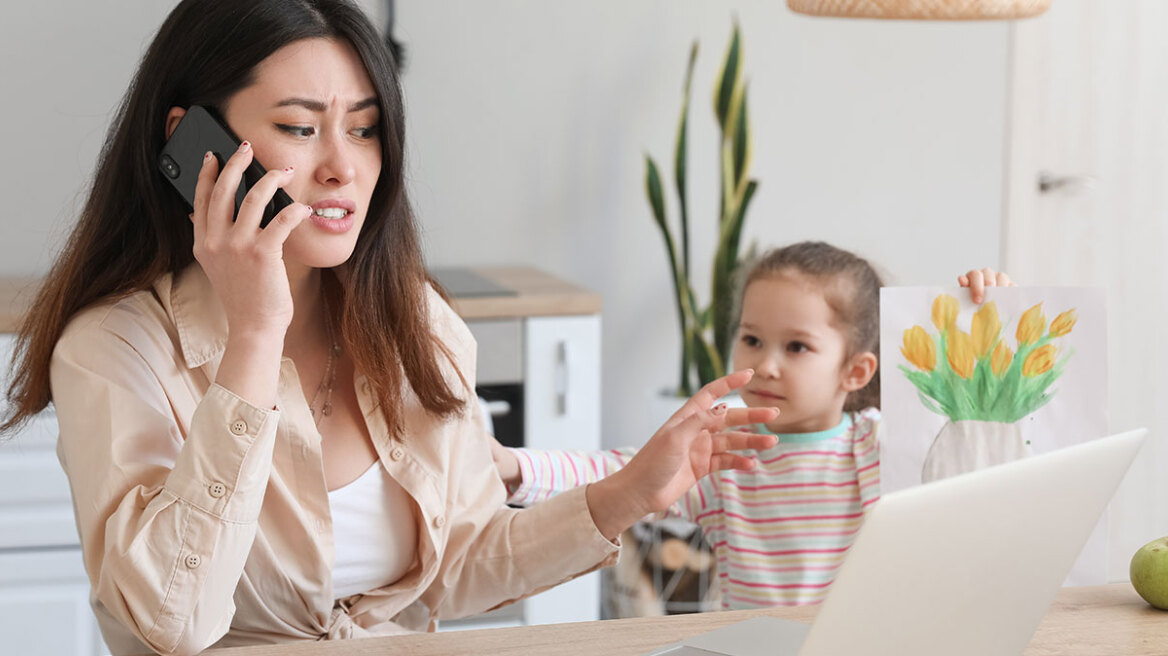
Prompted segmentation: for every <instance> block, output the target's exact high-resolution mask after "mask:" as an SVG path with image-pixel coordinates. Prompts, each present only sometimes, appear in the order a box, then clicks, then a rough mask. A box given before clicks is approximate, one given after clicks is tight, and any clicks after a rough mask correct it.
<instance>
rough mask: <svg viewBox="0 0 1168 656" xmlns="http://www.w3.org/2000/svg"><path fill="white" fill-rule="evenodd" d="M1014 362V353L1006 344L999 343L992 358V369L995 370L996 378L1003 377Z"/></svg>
mask: <svg viewBox="0 0 1168 656" xmlns="http://www.w3.org/2000/svg"><path fill="white" fill-rule="evenodd" d="M1013 361H1014V352H1013V351H1011V350H1010V347H1009V346H1006V343H1005V342H998V345H997V347H996V348H994V355H993V357H992V358H990V368H991V369H993V371H994V375H995V376H1001V375H1002V374H1004V373H1006V370H1007V369H1009V368H1010V363H1011V362H1013Z"/></svg>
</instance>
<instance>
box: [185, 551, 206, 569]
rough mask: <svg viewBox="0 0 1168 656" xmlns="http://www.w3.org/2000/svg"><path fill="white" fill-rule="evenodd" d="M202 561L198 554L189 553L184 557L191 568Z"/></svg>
mask: <svg viewBox="0 0 1168 656" xmlns="http://www.w3.org/2000/svg"><path fill="white" fill-rule="evenodd" d="M202 562H203V559H202V558H199V554H191V555H189V556H187V558H186V563H187V567H189V568H191V569H195V568H196V567H198V566H199V565H200V564H202Z"/></svg>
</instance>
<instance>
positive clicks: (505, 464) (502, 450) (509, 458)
mask: <svg viewBox="0 0 1168 656" xmlns="http://www.w3.org/2000/svg"><path fill="white" fill-rule="evenodd" d="M491 459H493V460H494V461H495V469H497V470H499V477H500V478H502V479H503V484H504V485H506V486H507V488H508V489H510V488H513V487H515V486H517V485H519V484H520V483H522V482H523V481H522V480H520V479H521V476H520V472H519V458H516V457H515V453H514V452H512V451H511V449H508V448H507V447H505V446H503V445H502V444H500V443H499V440H496V439H495V438H494V436H491Z"/></svg>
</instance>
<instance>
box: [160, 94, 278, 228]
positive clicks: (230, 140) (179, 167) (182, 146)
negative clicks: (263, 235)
mask: <svg viewBox="0 0 1168 656" xmlns="http://www.w3.org/2000/svg"><path fill="white" fill-rule="evenodd" d="M239 143H240V141H239V139H237V138H236V137H235V135H234V134H232V133H231V130H229V129H228V128H227V126H226V125H224V124H223V122H222V121H220V120H219V119H217V118H216V117H215V115H214V114H212V113H211V112H210V111H209V110H207V108H205V107H202V106H199V105H191V108H190V109H188V110H187V113H186V114H185V115H184V116H183V117H182V119H181V120H180V121H179V122H178V126H177V127H175V129H174V134H172V135H170V139H168V140H167V142H166V145H165V146H163V147H162V153H161V154H159V155H158V169H159V170H160V171H162V174H163V175H165V176H166V179H167V180H170V184H171V185H173V186H174V188H175V189H176V190H178V193H179V194H180V195H182V197H183V200H185V201H186V203H187V209H189V210H191V211H194V206H195V185H196V184H197V183H198V181H199V169H201V168H202V166H203V155H205V154H206V153H207V151H210V152H212V153H214V154H215V157H216V159H218V160H219V167H220V170H222V167H223V165H224V164H226V163H227V159H228V158H229V157H231V155H232V154H234V153H235V151H236V150H238V149H239ZM264 173H265V171H264V167H263V166H260V163H259V162H258V161H256V160H255V158H252V160H251V164H250V165H249V166H248V167H247V170H245V171H244V172H243V179H242V180H241V181H240V184H239V189H238V190H237V191H236V192H235V215H236V216H238V215H239V205H240V203H242V202H243V197H244V196H246V195H247V192H248V190H250V189H251V187H252V185H254V184H255V183H256V182H259V179H260V178H262V177H264ZM291 204H292V199H291V198H290V197H289V196H288V194H287V193H285V192H284V190H283V189H277V190H276V194H275V195H274V196H273V197H272V200H271V201H270V202H269V203H268V206H267V207H265V208H264V218H263V220H261V221H260V227H261V228H263V227H266V226H267V225H268V223H269V222H270V221H271V220H272V219H273V218H275V216H276V215H277V214H279V213H280V210H282V209H284V208H285V207H287V206H289V205H291Z"/></svg>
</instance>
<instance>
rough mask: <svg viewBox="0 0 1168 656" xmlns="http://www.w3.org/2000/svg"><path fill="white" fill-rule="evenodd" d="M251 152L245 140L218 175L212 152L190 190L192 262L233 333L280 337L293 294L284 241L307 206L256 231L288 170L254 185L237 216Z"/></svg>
mask: <svg viewBox="0 0 1168 656" xmlns="http://www.w3.org/2000/svg"><path fill="white" fill-rule="evenodd" d="M252 157H253V154H252V150H251V146H250V144H248V143H247V142H246V141H245V142H243V144H241V145H240V147H239V150H237V151H236V152H235V153H234V154H233V155H232V156H231V158H230V159H228V160H227V164H226V165H224V166H223V171H222V173H220V172H219V162H218V160H216V159H215V157H213V156H211V155H210V154H209V153H208V155H207V156H205V157H204V158H203V168H202V169H201V170H200V171H199V180H198V183H197V185H196V186H195V202H194V213H193V214H191V222H192V223H193V224H194V231H195V247H194V255H195V259H196V260H198V261H199V264H201V265H202V266H203V270H204V271H205V272H206V273H207V277H208V278H209V279H210V280H211V284H212V285H213V286H214V288H215V292H216V294H218V296H219V300H220V302H221V303H222V304H223V309H224V311H225V312H226V315H227V324H228V327H229V329H230V335H231V336H232V337H236V336H239V335H263V336H265V337H270V336H272V335H275V334H277V333H278V334H279V337H280V339H281V341H282V340H283V336H284V333H285V332H286V331H287V330H288V325H289V323H291V321H292V293H291V290H290V289H289V287H288V272H287V269H286V268H285V267H284V241H285V240H287V239H288V236H289V235H290V234H292V231H293V230H294V229H295V228H296V226H298V225H300V222H301V221H303V220H304V219H305V218H307V217H308V215H309V213H310V212H311V211H312V208H310V207H308V206H307V205H303V204H300V203H293V204H292V205H289V206H288V207H286V208H284V210H283V211H281V212H280V213H279V214H277V215H276V217H275V218H274V219H273V220H272V222H271V223H270V224H268V227H267V228H265V229H263V230H261V229H260V227H259V225H260V220H261V219H262V218H263V213H264V208H265V207H266V206H267V204H268V202H270V201H271V199H272V196H274V195H275V193H276V189H278V188H280V187H282V186H284V185H286V184H288V182H289V181H291V180H292V169H291V168H288V169H284V170H283V171H269V172H268V173H267V174H266V175H264V177H263V178H261V179H260V180H259V182H257V183H256V184H255V185H254V186H253V187H252V188H251V190H250V191H248V193H247V196H246V197H245V198H244V201H243V203H242V204H241V206H240V208H239V216H238V217H237V218H236V220H235V221H234V222H233V221H232V217H233V215H234V214H235V194H236V191H237V190H238V188H239V184H240V180H241V178H242V176H243V171H244V169H246V168H247V167H248V165H249V164H251V160H252Z"/></svg>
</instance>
